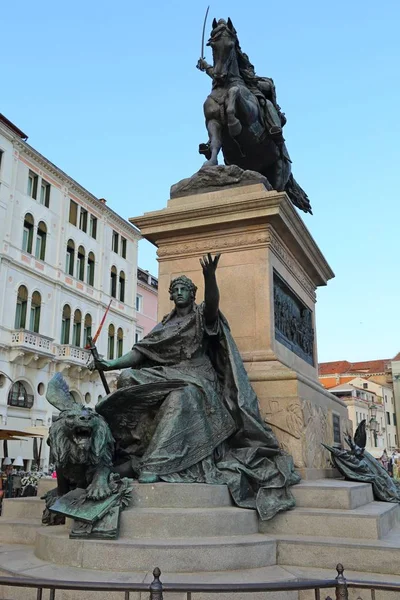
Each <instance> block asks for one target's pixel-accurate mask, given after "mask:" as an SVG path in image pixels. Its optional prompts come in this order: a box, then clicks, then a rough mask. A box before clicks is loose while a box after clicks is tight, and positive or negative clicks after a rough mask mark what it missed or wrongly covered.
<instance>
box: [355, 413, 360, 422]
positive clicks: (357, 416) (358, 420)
mask: <svg viewBox="0 0 400 600" xmlns="http://www.w3.org/2000/svg"><path fill="white" fill-rule="evenodd" d="M359 423H360V417H359V414H358V412H357V411H356V424H357V425H358V424H359Z"/></svg>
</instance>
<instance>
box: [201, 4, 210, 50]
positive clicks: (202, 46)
mask: <svg viewBox="0 0 400 600" xmlns="http://www.w3.org/2000/svg"><path fill="white" fill-rule="evenodd" d="M209 10H210V7H209V6H207V10H206V16H205V17H204V23H203V33H202V35H201V52H200V58H204V35H205V31H206V24H207V17H208V11H209Z"/></svg>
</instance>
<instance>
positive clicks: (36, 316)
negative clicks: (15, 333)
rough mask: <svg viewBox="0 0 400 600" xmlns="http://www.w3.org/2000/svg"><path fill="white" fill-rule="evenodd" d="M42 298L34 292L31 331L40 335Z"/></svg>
mask: <svg viewBox="0 0 400 600" xmlns="http://www.w3.org/2000/svg"><path fill="white" fill-rule="evenodd" d="M41 303H42V297H41V295H40V294H39V292H33V294H32V301H31V316H30V319H29V330H30V331H34V332H35V333H39V325H40V305H41Z"/></svg>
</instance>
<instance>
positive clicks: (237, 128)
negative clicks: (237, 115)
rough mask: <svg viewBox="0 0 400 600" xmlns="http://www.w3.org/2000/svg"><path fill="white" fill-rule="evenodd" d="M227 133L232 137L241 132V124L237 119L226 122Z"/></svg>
mask: <svg viewBox="0 0 400 600" xmlns="http://www.w3.org/2000/svg"><path fill="white" fill-rule="evenodd" d="M228 129H229V135H230V136H231V137H233V138H235V137H237V136H238V135H240V134H241V133H242V125H241V123H240V121H239V119H236V120H235V121H232V123H228Z"/></svg>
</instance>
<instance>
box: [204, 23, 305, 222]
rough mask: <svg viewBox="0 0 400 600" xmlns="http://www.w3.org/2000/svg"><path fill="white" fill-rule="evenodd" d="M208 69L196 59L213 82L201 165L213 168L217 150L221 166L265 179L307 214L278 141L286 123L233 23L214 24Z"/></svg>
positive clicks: (268, 82) (269, 81)
mask: <svg viewBox="0 0 400 600" xmlns="http://www.w3.org/2000/svg"><path fill="white" fill-rule="evenodd" d="M207 45H208V46H211V48H212V53H213V65H209V64H208V63H207V62H206V61H205V60H204V58H200V60H199V61H198V63H197V67H198V68H199V69H200V70H201V71H205V72H206V73H207V75H209V76H210V77H211V79H212V91H211V94H210V95H209V96H208V97H207V99H206V101H205V103H204V115H205V118H206V127H207V131H208V135H209V141H208V143H207V144H200V147H199V152H200V153H201V154H204V155H205V157H206V158H207V162H206V163H205V164H206V165H217V164H218V154H219V152H220V150H222V153H223V156H224V161H225V164H226V165H237V166H238V167H240V168H242V169H244V170H251V171H257V172H259V173H261V174H262V175H264V176H265V177H266V178H267V179H268V181H269V182H270V184H271V186H272V187H273V189H274V190H277V191H278V192H281V191H285V192H286V193H287V194H288V196H289V198H290V199H291V201H292V202H293V204H294V205H295V206H297V207H298V208H300V209H301V210H303V211H304V212H309V213H311V212H312V211H311V205H310V202H309V199H308V197H307V194H306V193H305V192H304V190H303V189H302V188H301V187H300V186H299V185H298V183H297V182H296V181H295V179H294V178H293V175H292V172H291V160H290V157H289V153H288V151H287V148H286V145H285V140H284V137H283V127H284V125H285V123H286V117H285V115H284V114H283V113H282V112H281V109H280V107H279V105H278V103H277V99H276V90H275V85H274V82H273V80H272V79H270V78H267V77H258V76H257V75H256V73H255V70H254V66H253V65H252V64H251V62H250V60H249V58H248V56H247V55H246V54H245V53H244V52H242V50H241V48H240V44H239V40H238V37H237V33H236V30H235V28H234V26H233V24H232V21H231V20H230V19H228V21H225V20H224V19H220V20H219V21H218V22H217V21H216V19H214V20H213V24H212V31H211V37H210V39H209V41H208V43H207Z"/></svg>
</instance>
